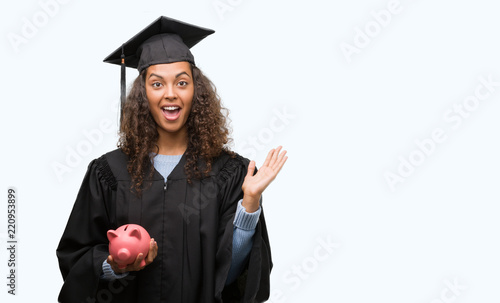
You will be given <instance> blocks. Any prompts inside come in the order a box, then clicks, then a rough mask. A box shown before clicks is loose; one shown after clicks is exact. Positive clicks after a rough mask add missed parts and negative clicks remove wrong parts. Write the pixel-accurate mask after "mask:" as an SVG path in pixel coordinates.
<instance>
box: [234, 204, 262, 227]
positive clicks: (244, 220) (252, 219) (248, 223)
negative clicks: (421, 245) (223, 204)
mask: <svg viewBox="0 0 500 303" xmlns="http://www.w3.org/2000/svg"><path fill="white" fill-rule="evenodd" d="M242 202H243V199H241V200H240V201H238V207H237V208H236V214H235V216H234V221H233V225H234V227H237V228H239V229H243V230H253V229H255V227H256V226H257V223H258V222H259V216H260V212H261V211H262V209H261V207H260V205H259V209H257V210H256V211H255V212H253V213H247V211H246V209H245V207H244V206H243V205H242V204H241V203H242Z"/></svg>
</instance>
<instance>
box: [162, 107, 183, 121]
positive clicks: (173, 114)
mask: <svg viewBox="0 0 500 303" xmlns="http://www.w3.org/2000/svg"><path fill="white" fill-rule="evenodd" d="M161 110H162V112H163V116H164V117H165V119H167V120H170V121H173V120H177V118H179V116H180V114H181V108H180V107H178V106H165V107H162V108H161Z"/></svg>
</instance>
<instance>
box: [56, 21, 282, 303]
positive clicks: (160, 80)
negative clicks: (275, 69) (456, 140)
mask: <svg viewBox="0 0 500 303" xmlns="http://www.w3.org/2000/svg"><path fill="white" fill-rule="evenodd" d="M211 33H213V31H211V30H208V29H204V28H200V27H197V26H193V25H190V24H186V23H183V22H180V21H176V20H173V19H169V18H166V17H160V18H159V19H157V20H156V21H155V22H153V23H152V24H151V25H150V26H148V27H147V28H146V29H144V30H143V31H141V32H140V33H139V34H138V35H136V36H135V37H133V38H132V39H131V40H129V41H128V42H127V43H126V44H124V46H123V47H122V48H120V49H119V50H117V52H115V53H114V54H112V55H111V56H110V57H108V58H107V59H106V60H105V61H106V62H111V63H118V62H121V64H122V65H126V66H129V67H136V68H138V70H139V73H140V74H139V76H138V77H137V79H136V80H135V82H134V84H133V87H132V89H131V91H130V93H129V96H128V98H127V101H126V102H125V104H124V105H123V112H122V117H123V119H122V121H121V126H120V141H119V144H118V147H119V148H118V149H117V150H114V151H112V152H109V153H107V154H105V155H103V156H101V157H100V158H98V159H95V160H93V161H92V162H91V163H90V165H89V167H88V171H87V173H86V175H85V178H84V181H83V183H82V186H81V188H80V191H79V193H78V196H77V199H76V202H75V205H74V207H73V210H72V213H71V215H70V218H69V220H68V224H67V226H66V229H65V231H64V234H63V236H62V238H61V241H60V243H59V246H58V248H57V256H58V258H59V264H60V269H61V273H62V275H63V278H64V285H63V287H62V289H61V293H60V295H59V301H60V302H150V303H152V302H192V303H195V302H196V303H200V302H207V303H208V302H262V301H265V300H266V299H267V298H268V296H269V274H270V271H271V268H272V262H271V252H270V247H269V240H268V237H267V230H266V225H265V220H264V215H263V212H262V206H261V196H262V192H263V191H264V190H265V189H266V188H267V186H268V185H269V184H270V183H271V182H272V181H273V180H274V178H275V177H276V176H277V174H278V173H279V171H280V170H281V168H282V167H283V165H284V163H285V161H286V160H287V157H286V156H285V153H286V152H281V147H278V148H277V149H273V150H271V151H270V152H269V154H268V156H267V158H266V160H265V162H264V164H263V165H262V167H261V168H260V169H259V170H258V171H256V169H255V162H254V161H249V160H247V159H245V158H243V157H241V156H239V155H238V154H236V153H235V152H232V151H230V150H229V149H227V148H226V144H227V143H228V140H229V138H228V135H229V131H228V127H227V121H226V116H225V115H224V114H223V112H224V109H223V107H222V105H221V102H220V99H219V97H218V96H217V94H216V92H215V88H214V86H213V85H212V83H211V82H210V81H209V80H208V79H207V77H205V76H204V75H203V73H202V72H201V71H200V70H199V69H198V68H197V67H196V65H195V63H194V58H193V56H192V54H191V52H190V51H189V48H190V47H192V46H193V45H194V44H196V43H197V42H198V41H200V40H201V39H203V38H204V37H206V36H207V35H209V34H211ZM120 53H121V54H122V55H121V56H120V55H119V54H120ZM117 54H118V59H117V58H116V57H117ZM119 59H123V60H119ZM131 223H135V224H140V225H142V226H143V227H144V228H145V229H146V230H147V231H148V232H149V234H150V235H151V237H152V240H151V243H150V249H149V252H148V253H147V255H145V256H144V255H142V254H139V255H138V256H137V258H136V261H135V262H134V263H133V264H130V265H128V266H127V267H126V268H124V269H120V268H118V266H117V264H116V262H115V261H114V260H113V257H112V256H110V255H109V252H108V239H107V238H106V232H107V231H108V230H109V229H116V228H117V227H119V226H121V225H124V224H131ZM142 260H145V261H146V262H145V263H146V265H145V266H140V263H141V261H142Z"/></svg>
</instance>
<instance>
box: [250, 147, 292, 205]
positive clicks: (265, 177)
mask: <svg viewBox="0 0 500 303" xmlns="http://www.w3.org/2000/svg"><path fill="white" fill-rule="evenodd" d="M281 148H282V147H281V146H279V147H278V148H276V149H272V150H271V151H269V153H268V154H267V158H266V160H265V161H264V164H263V165H262V166H261V167H260V168H259V170H258V171H257V173H256V174H255V175H254V171H255V161H250V164H249V165H248V171H247V175H246V176H245V180H244V181H243V185H242V187H241V188H242V189H243V194H244V196H246V197H247V198H251V200H253V202H255V200H257V202H258V200H259V199H260V196H261V195H262V192H263V191H264V190H265V189H266V188H267V186H268V185H269V184H271V182H272V181H273V180H274V179H275V178H276V176H277V175H278V173H279V172H280V170H281V168H282V167H283V165H284V164H285V162H286V160H287V159H288V157H287V156H285V154H286V151H283V152H281V153H280V151H281Z"/></svg>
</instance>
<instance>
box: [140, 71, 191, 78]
mask: <svg viewBox="0 0 500 303" xmlns="http://www.w3.org/2000/svg"><path fill="white" fill-rule="evenodd" d="M182 75H186V76H188V77H189V78H191V76H189V74H188V73H186V72H180V73H178V74H177V75H175V78H179V77H180V76H182ZM153 76H155V77H158V78H160V79H163V77H162V76H160V75H157V74H155V73H151V75H149V78H151V77H153Z"/></svg>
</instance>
